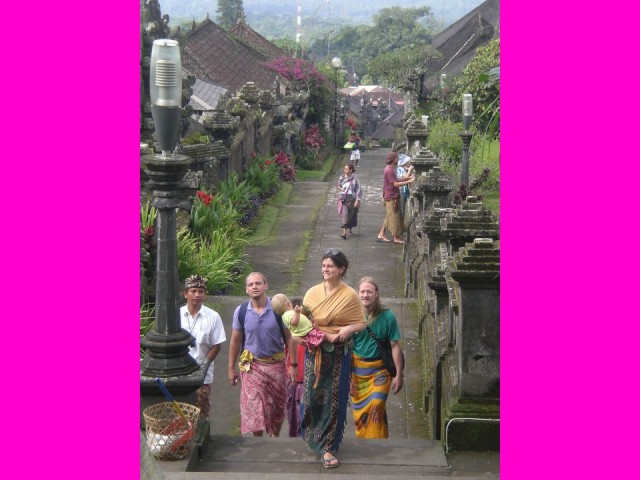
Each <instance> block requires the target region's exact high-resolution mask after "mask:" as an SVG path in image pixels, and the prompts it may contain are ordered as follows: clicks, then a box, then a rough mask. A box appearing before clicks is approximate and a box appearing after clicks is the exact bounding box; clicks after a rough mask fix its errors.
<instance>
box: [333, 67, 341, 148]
mask: <svg viewBox="0 0 640 480" xmlns="http://www.w3.org/2000/svg"><path fill="white" fill-rule="evenodd" d="M331 66H332V67H333V84H334V87H335V88H334V92H333V93H334V95H333V100H334V102H333V104H334V105H333V146H334V147H335V148H336V150H338V149H339V148H338V70H340V67H342V60H340V57H333V59H332V60H331Z"/></svg>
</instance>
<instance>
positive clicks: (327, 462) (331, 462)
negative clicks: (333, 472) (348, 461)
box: [320, 452, 340, 468]
mask: <svg viewBox="0 0 640 480" xmlns="http://www.w3.org/2000/svg"><path fill="white" fill-rule="evenodd" d="M326 454H329V455H330V457H328V458H325V455H326ZM320 461H321V462H322V465H323V466H324V468H336V467H337V466H338V465H340V464H339V463H338V459H337V458H336V457H335V455H333V454H332V453H331V452H325V453H324V454H323V455H322V458H321V459H320Z"/></svg>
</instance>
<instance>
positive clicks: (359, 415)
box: [351, 355, 392, 438]
mask: <svg viewBox="0 0 640 480" xmlns="http://www.w3.org/2000/svg"><path fill="white" fill-rule="evenodd" d="M391 380H392V379H391V376H390V375H389V372H388V371H387V370H386V369H385V368H384V365H383V364H382V360H369V361H368V360H364V359H363V358H360V357H358V356H357V355H354V356H353V367H352V370H351V389H352V391H351V406H352V408H353V423H354V426H355V428H356V437H357V438H389V424H388V423H387V397H388V396H389V390H390V389H391Z"/></svg>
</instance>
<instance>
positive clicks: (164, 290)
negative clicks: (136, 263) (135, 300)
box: [140, 39, 206, 405]
mask: <svg viewBox="0 0 640 480" xmlns="http://www.w3.org/2000/svg"><path fill="white" fill-rule="evenodd" d="M181 69H182V67H181V64H180V50H179V47H178V42H176V41H174V40H167V39H163V40H156V41H154V43H153V51H152V54H151V76H150V77H151V81H150V93H151V105H152V106H151V113H152V116H153V121H154V126H155V130H156V134H157V137H158V141H159V144H160V148H161V150H162V154H149V155H144V156H143V157H142V164H143V167H144V170H145V172H146V173H147V175H148V176H149V178H150V181H149V185H150V186H151V188H152V190H153V201H152V205H153V206H154V207H155V208H156V209H157V210H158V217H157V241H158V246H157V271H156V315H155V327H154V329H153V330H152V331H150V332H149V333H147V335H146V336H145V337H144V338H143V340H142V345H143V346H144V347H145V349H146V356H145V358H144V359H143V360H142V362H141V364H140V390H141V394H142V395H143V396H144V395H159V394H161V392H160V391H159V390H158V388H157V386H156V385H155V382H154V380H155V377H162V378H163V379H164V381H165V384H166V385H167V387H168V388H169V390H170V391H171V393H172V394H174V396H175V395H180V394H188V393H190V392H193V391H195V390H196V389H197V388H198V387H199V386H200V385H202V382H203V380H204V375H205V373H206V372H205V370H204V369H203V368H202V367H201V366H199V365H198V364H197V363H196V361H195V360H194V359H193V358H192V357H191V355H189V346H190V345H191V342H192V341H193V337H192V336H191V335H190V334H189V333H188V332H187V331H186V330H184V329H182V328H181V326H180V317H179V305H178V294H179V291H178V290H179V276H178V246H177V244H178V240H177V235H176V208H178V207H183V208H184V207H185V205H184V202H185V200H184V199H183V198H181V195H180V194H179V190H180V187H181V184H182V179H183V177H184V175H185V174H186V172H187V170H188V169H189V166H190V165H191V163H192V160H191V158H189V157H187V156H185V155H177V154H174V153H171V151H172V150H173V148H174V147H175V144H176V141H177V137H178V125H179V123H180V116H181V97H182V72H181ZM143 404H144V401H143V399H141V405H143Z"/></svg>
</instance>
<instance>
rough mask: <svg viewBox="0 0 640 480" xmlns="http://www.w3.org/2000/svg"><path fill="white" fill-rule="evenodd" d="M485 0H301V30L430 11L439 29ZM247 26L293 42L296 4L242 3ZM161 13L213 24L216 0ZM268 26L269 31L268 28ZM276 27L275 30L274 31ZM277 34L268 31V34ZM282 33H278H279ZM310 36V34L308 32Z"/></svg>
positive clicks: (182, 0) (177, 0)
mask: <svg viewBox="0 0 640 480" xmlns="http://www.w3.org/2000/svg"><path fill="white" fill-rule="evenodd" d="M483 1H484V0H431V1H429V0H427V1H425V0H395V2H394V3H393V5H389V2H388V0H369V1H368V2H366V4H365V5H363V4H358V9H357V11H354V9H353V5H354V4H353V3H351V2H336V1H334V2H331V0H300V2H301V12H302V28H303V32H304V31H305V30H309V31H312V30H313V29H317V30H320V29H324V30H327V29H332V28H333V29H338V28H340V27H341V26H343V25H362V24H368V25H371V24H372V23H373V16H374V15H375V14H376V13H378V12H379V11H380V10H382V9H384V8H390V7H393V6H398V7H401V8H417V7H422V6H425V5H426V6H428V7H431V10H432V12H433V17H434V20H436V21H437V22H438V23H439V24H440V27H441V28H446V27H447V26H448V25H450V24H451V23H453V22H455V21H456V20H458V19H459V18H461V17H463V16H464V15H466V14H467V13H469V12H470V11H471V10H473V9H474V8H476V7H477V6H478V5H480V4H482V3H483ZM243 6H244V11H245V15H246V18H247V24H248V25H249V26H250V27H251V28H253V29H254V30H256V31H257V32H258V33H260V34H261V35H263V36H265V37H266V38H268V39H274V38H291V39H294V38H295V34H296V25H297V20H296V17H297V10H298V2H297V0H287V1H285V0H243ZM160 8H161V9H162V13H163V15H164V14H168V15H169V18H170V23H169V25H170V26H171V28H172V29H173V28H176V27H177V26H178V25H180V24H184V23H190V22H192V21H193V20H195V21H196V22H199V21H202V20H204V19H205V18H206V17H207V14H208V15H209V18H210V19H211V20H213V21H214V22H215V21H216V17H217V9H218V2H217V1H215V0H160ZM268 25H271V27H268ZM273 26H275V28H274V27H273ZM274 29H275V30H278V31H275V32H274V31H271V30H274ZM280 30H281V31H280ZM307 33H311V32H307Z"/></svg>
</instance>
